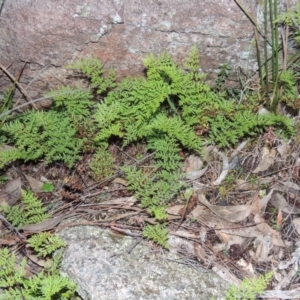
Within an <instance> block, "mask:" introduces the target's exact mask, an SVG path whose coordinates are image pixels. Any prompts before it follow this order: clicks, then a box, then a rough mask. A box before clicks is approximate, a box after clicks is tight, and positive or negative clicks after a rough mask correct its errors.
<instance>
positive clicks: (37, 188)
mask: <svg viewBox="0 0 300 300" xmlns="http://www.w3.org/2000/svg"><path fill="white" fill-rule="evenodd" d="M24 176H25V178H26V179H27V181H28V183H29V185H30V188H31V190H32V191H33V192H34V193H42V192H43V191H44V190H43V185H44V182H42V181H40V180H37V179H35V178H33V177H31V176H29V175H26V174H24Z"/></svg>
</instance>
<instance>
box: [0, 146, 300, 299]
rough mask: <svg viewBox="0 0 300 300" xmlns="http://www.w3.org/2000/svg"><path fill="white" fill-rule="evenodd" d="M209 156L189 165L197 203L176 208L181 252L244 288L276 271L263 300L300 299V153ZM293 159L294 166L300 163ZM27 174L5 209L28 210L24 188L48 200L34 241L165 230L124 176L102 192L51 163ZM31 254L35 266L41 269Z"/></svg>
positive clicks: (10, 191)
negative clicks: (80, 232)
mask: <svg viewBox="0 0 300 300" xmlns="http://www.w3.org/2000/svg"><path fill="white" fill-rule="evenodd" d="M116 149H117V150H116ZM116 149H114V151H115V152H114V155H115V156H116V161H117V162H118V163H119V164H120V165H128V164H132V161H130V157H133V156H134V155H131V153H130V149H129V150H128V152H126V153H125V151H124V150H121V149H120V148H119V147H116ZM133 151H136V150H135V149H134V150H133ZM204 154H205V155H203V157H202V158H200V157H199V156H197V155H188V156H187V157H186V159H185V170H184V171H185V172H186V181H187V182H188V183H189V184H191V185H192V186H193V190H194V192H193V195H192V196H191V198H190V199H180V198H178V199H174V201H173V202H172V203H171V204H170V205H169V206H168V207H167V209H166V212H167V213H168V216H169V217H168V219H169V245H170V249H171V251H175V252H177V253H178V254H180V255H182V257H189V258H192V259H194V263H195V264H198V263H200V264H201V265H202V266H203V267H206V268H209V269H212V270H214V271H215V272H216V273H217V274H218V275H219V276H221V277H222V278H223V279H225V280H226V281H228V282H229V283H231V284H235V285H239V284H240V283H241V281H242V280H243V278H245V277H248V278H252V277H254V276H256V277H257V276H258V275H260V274H264V273H267V272H269V271H270V270H271V271H273V282H272V289H270V290H267V291H265V292H264V294H262V295H260V298H265V299H270V298H280V299H297V297H298V298H299V295H300V288H299V284H300V280H299V265H300V229H299V228H300V218H299V215H300V187H299V183H300V174H299V168H300V167H299V165H300V163H299V161H300V159H299V150H297V149H296V150H295V149H292V147H291V145H289V144H288V143H286V142H284V141H280V140H278V141H277V144H272V145H271V144H270V143H265V144H262V145H261V146H257V148H256V149H255V151H253V149H251V146H249V145H247V143H246V142H243V143H241V144H240V145H239V146H238V147H237V148H236V149H233V150H232V151H231V152H230V151H229V152H227V153H225V152H222V151H220V150H217V149H216V148H215V147H211V146H210V147H207V148H205V149H204ZM288 157H293V158H294V160H293V163H292V164H291V163H290V162H289V160H288V159H287V158H288ZM151 159H152V157H151V156H150V158H149V159H148V158H147V157H146V159H145V160H143V159H142V161H143V164H146V163H147V164H148V165H149V161H150V163H151ZM87 160H88V155H87V156H86V158H85V157H83V158H82V160H81V161H80V162H79V167H80V168H81V169H87V168H88V167H87ZM134 163H135V162H134ZM37 170H38V171H37ZM20 171H21V173H22V175H24V177H22V178H21V177H19V176H16V175H11V176H10V179H11V180H10V181H9V182H8V183H6V184H5V185H2V187H1V192H0V201H1V204H8V205H10V206H12V205H14V204H15V203H16V202H18V201H20V197H21V186H22V187H23V188H24V187H25V188H26V187H27V188H31V189H32V190H34V191H35V192H36V193H39V194H40V196H42V200H43V201H44V203H45V205H50V206H51V209H50V213H51V214H52V217H51V218H49V219H47V220H45V221H43V222H41V223H38V224H29V225H24V226H23V227H22V228H21V229H22V231H23V232H22V234H23V235H22V237H25V240H26V238H27V237H29V236H30V235H31V234H32V233H33V232H41V231H55V230H59V229H61V228H64V227H66V226H74V225H86V224H88V225H96V226H106V227H108V228H111V230H113V231H116V232H119V233H121V234H126V235H131V236H134V237H141V236H142V234H141V230H142V229H143V227H144V226H145V224H147V223H150V224H157V221H156V220H155V219H154V218H150V217H149V216H148V214H147V213H146V211H144V210H143V209H142V208H140V206H139V203H138V201H137V200H136V199H135V198H134V197H133V195H132V193H131V192H129V191H128V190H127V181H126V178H125V177H124V176H123V174H122V172H119V171H118V172H117V173H116V174H115V175H114V176H112V177H111V178H110V179H109V180H104V181H103V182H101V183H100V184H99V183H95V182H94V181H93V180H92V179H91V178H90V177H89V176H88V175H87V174H88V172H79V171H77V170H75V171H74V170H68V169H67V168H66V167H64V166H63V165H61V166H60V167H59V169H57V166H46V165H44V164H43V163H40V165H39V166H38V168H37V167H36V166H35V167H34V168H32V166H30V165H23V166H20ZM9 172H10V170H8V171H7V173H8V174H10V173H9ZM12 173H13V172H12ZM44 177H45V178H47V181H49V182H50V183H51V184H53V185H54V186H55V190H54V191H53V192H51V193H41V192H42V189H41V186H42V183H43V181H44V180H43V178H44ZM46 194H47V195H46ZM189 202H190V203H189ZM1 220H2V219H1ZM2 221H3V220H2ZM5 227H6V224H5V222H4V221H3V222H2V226H1V227H0V229H1V236H0V243H1V245H2V246H8V247H11V248H12V249H13V248H16V247H18V246H20V243H21V244H22V243H23V244H24V243H25V242H26V241H24V240H22V239H20V237H18V236H17V234H16V232H15V231H14V230H11V228H10V230H11V231H10V232H11V236H10V237H7V231H5V236H6V238H4V231H3V228H5ZM15 230H16V231H17V232H18V230H20V229H16V228H15ZM29 255H30V256H31V258H30V259H31V260H32V261H34V260H37V258H36V257H34V256H33V254H32V253H30V254H29ZM32 268H33V267H32V266H31V269H32ZM270 287H271V286H270Z"/></svg>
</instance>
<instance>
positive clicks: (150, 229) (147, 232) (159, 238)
mask: <svg viewBox="0 0 300 300" xmlns="http://www.w3.org/2000/svg"><path fill="white" fill-rule="evenodd" d="M143 236H144V237H146V238H148V239H150V240H153V241H154V242H156V243H157V244H159V245H161V246H163V247H165V248H166V249H169V248H170V246H169V245H168V238H169V237H168V230H167V229H166V228H165V227H164V226H162V225H160V224H157V225H147V226H146V227H145V228H144V230H143Z"/></svg>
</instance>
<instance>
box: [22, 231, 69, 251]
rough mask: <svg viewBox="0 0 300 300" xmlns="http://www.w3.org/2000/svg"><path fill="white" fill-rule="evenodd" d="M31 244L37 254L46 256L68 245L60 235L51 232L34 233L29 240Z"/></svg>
mask: <svg viewBox="0 0 300 300" xmlns="http://www.w3.org/2000/svg"><path fill="white" fill-rule="evenodd" d="M27 242H28V244H29V246H30V247H31V248H33V250H34V252H35V253H37V256H42V257H46V256H47V255H49V254H51V253H54V251H56V250H57V249H59V248H61V247H65V246H67V243H65V242H64V241H63V240H62V239H61V238H60V237H59V236H58V235H53V234H52V233H50V232H40V233H37V234H34V235H32V236H31V237H30V238H29V239H28V240H27Z"/></svg>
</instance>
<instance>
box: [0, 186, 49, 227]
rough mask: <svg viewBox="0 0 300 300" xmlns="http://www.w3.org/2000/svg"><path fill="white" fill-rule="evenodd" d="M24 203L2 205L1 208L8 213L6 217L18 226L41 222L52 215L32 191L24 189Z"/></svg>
mask: <svg viewBox="0 0 300 300" xmlns="http://www.w3.org/2000/svg"><path fill="white" fill-rule="evenodd" d="M21 194H22V203H21V204H18V205H14V206H12V207H10V206H8V205H1V206H0V210H2V211H3V212H4V213H5V214H6V218H7V219H8V220H9V221H10V222H11V223H12V224H13V225H14V226H17V227H22V226H23V225H27V224H34V223H38V222H41V221H43V220H45V219H48V218H49V217H50V215H49V214H47V213H46V208H45V207H44V206H43V203H42V202H41V200H39V199H38V198H36V197H35V196H34V194H33V193H32V192H30V191H22V192H21Z"/></svg>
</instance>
